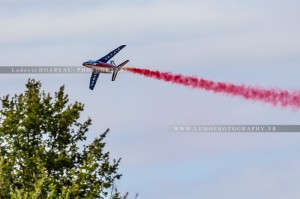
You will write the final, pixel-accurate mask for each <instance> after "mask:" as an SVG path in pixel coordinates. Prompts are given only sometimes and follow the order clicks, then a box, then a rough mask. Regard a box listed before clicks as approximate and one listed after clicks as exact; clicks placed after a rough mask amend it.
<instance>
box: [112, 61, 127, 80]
mask: <svg viewBox="0 0 300 199" xmlns="http://www.w3.org/2000/svg"><path fill="white" fill-rule="evenodd" d="M128 62H129V60H126V61H124V62H123V63H122V64H120V65H118V67H117V68H115V70H114V72H113V75H112V77H111V81H115V79H116V77H117V74H118V72H119V70H121V68H122V67H123V66H125V65H126V64H127V63H128Z"/></svg>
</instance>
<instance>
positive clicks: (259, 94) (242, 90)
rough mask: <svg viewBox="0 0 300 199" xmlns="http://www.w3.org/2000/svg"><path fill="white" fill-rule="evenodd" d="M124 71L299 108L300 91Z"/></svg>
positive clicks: (166, 74)
mask: <svg viewBox="0 0 300 199" xmlns="http://www.w3.org/2000/svg"><path fill="white" fill-rule="evenodd" d="M124 70H126V71H128V72H131V73H134V74H139V75H144V76H146V77H151V78H154V79H157V80H163V81H166V82H171V83H173V84H181V85H184V86H190V87H192V88H200V89H204V90H207V91H213V92H215V93H225V94H227V95H232V96H240V97H243V98H244V99H247V100H259V101H263V102H267V103H271V104H273V105H274V106H275V105H280V106H283V107H287V106H290V107H292V108H293V109H298V108H299V107H300V91H294V92H291V91H287V90H280V89H275V88H273V89H264V88H259V87H252V86H245V85H235V84H231V83H224V82H215V81H210V80H205V79H202V78H197V77H191V76H184V75H179V74H172V73H169V72H160V71H152V70H148V69H141V68H124Z"/></svg>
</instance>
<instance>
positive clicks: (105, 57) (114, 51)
mask: <svg viewBox="0 0 300 199" xmlns="http://www.w3.org/2000/svg"><path fill="white" fill-rule="evenodd" d="M125 46H126V45H122V46H119V47H118V48H116V49H115V50H113V51H111V52H110V53H108V54H107V55H105V56H104V57H102V58H100V59H98V60H97V61H96V63H99V62H104V63H107V62H108V61H109V60H110V59H111V58H113V56H115V55H116V54H117V53H118V52H120V50H122V49H123V48H124V47H125Z"/></svg>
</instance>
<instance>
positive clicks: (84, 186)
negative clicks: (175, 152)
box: [0, 79, 127, 199]
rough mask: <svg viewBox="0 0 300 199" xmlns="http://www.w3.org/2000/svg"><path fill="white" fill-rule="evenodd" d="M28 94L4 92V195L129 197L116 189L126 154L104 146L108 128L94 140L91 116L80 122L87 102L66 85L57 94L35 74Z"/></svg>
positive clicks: (0, 140)
mask: <svg viewBox="0 0 300 199" xmlns="http://www.w3.org/2000/svg"><path fill="white" fill-rule="evenodd" d="M26 88H27V89H26V91H25V92H24V93H23V94H19V95H14V96H13V97H10V96H9V95H7V96H4V97H3V98H1V102H2V104H1V105H2V109H1V110H0V198H3V199H7V198H11V199H21V198H22V199H27V198H28V199H29V198H30V199H31V198H35V199H44V198H45V199H46V198H47V199H52V198H53V199H54V198H59V199H73V198H78V199H79V198H91V199H92V198H108V197H110V198H114V199H119V198H126V197H127V194H126V195H125V196H121V194H120V193H119V192H118V191H117V190H115V191H113V194H112V195H110V193H111V192H110V190H111V189H113V183H114V182H115V181H116V180H118V179H120V177H121V175H120V174H118V173H117V169H118V166H119V163H120V159H118V160H112V161H110V157H109V153H108V152H104V147H105V142H104V141H103V140H104V138H105V137H106V135H107V133H108V130H107V131H106V132H104V133H103V134H102V135H101V136H100V137H99V138H97V139H95V140H94V141H93V142H92V143H91V144H89V145H87V146H85V145H84V146H83V147H81V150H80V149H79V147H78V144H80V143H82V142H83V141H85V140H86V133H87V132H88V130H89V126H90V125H91V124H92V121H91V119H90V118H89V119H87V120H86V121H84V122H79V121H78V120H79V117H80V113H81V112H82V111H83V109H84V105H83V104H81V103H79V102H75V103H74V104H69V103H68V102H69V99H68V95H66V94H65V93H64V86H62V87H60V90H59V91H58V92H56V93H55V96H54V97H51V96H50V94H49V93H47V94H46V93H45V92H44V91H41V83H40V82H39V81H35V80H30V79H29V81H28V83H27V84H26Z"/></svg>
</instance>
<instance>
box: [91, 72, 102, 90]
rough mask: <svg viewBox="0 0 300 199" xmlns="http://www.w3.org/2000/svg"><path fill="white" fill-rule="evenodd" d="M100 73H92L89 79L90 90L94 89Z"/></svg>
mask: <svg viewBox="0 0 300 199" xmlns="http://www.w3.org/2000/svg"><path fill="white" fill-rule="evenodd" d="M99 75H100V73H99V72H96V71H95V70H94V71H93V73H92V76H91V79H90V89H91V90H94V87H95V85H96V82H97V79H98V77H99Z"/></svg>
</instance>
